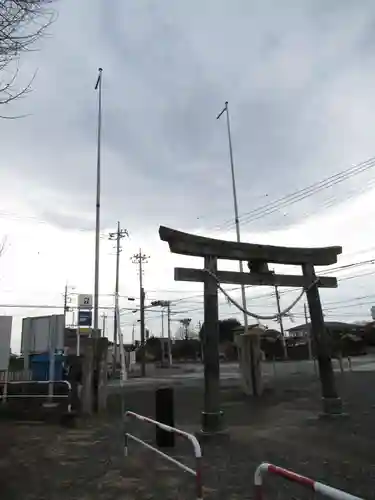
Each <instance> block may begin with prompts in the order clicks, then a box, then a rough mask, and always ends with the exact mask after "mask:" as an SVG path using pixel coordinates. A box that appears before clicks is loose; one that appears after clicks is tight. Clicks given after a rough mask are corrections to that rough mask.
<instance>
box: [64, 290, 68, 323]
mask: <svg viewBox="0 0 375 500" xmlns="http://www.w3.org/2000/svg"><path fill="white" fill-rule="evenodd" d="M67 312H68V283H66V285H65V289H64V329H65V328H66V313H67Z"/></svg>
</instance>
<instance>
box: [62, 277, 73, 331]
mask: <svg viewBox="0 0 375 500" xmlns="http://www.w3.org/2000/svg"><path fill="white" fill-rule="evenodd" d="M69 288H70V289H73V290H74V288H75V287H74V286H69V285H68V283H66V285H65V288H64V328H66V315H67V313H68V312H69V311H70V310H71V309H70V307H69V306H68V304H69V303H70V302H71V298H70V294H69ZM73 314H74V311H73ZM73 324H74V321H73Z"/></svg>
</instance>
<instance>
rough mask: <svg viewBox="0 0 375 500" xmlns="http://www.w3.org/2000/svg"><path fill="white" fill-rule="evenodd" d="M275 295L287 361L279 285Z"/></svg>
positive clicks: (285, 354) (276, 287)
mask: <svg viewBox="0 0 375 500" xmlns="http://www.w3.org/2000/svg"><path fill="white" fill-rule="evenodd" d="M275 295H276V303H277V313H278V315H279V323H280V331H281V337H282V343H283V351H284V359H286V358H287V357H288V356H287V354H288V352H287V349H286V345H285V332H284V324H283V318H282V316H281V307H280V294H279V287H278V286H277V285H275Z"/></svg>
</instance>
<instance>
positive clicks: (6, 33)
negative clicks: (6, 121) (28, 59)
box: [0, 0, 56, 118]
mask: <svg viewBox="0 0 375 500" xmlns="http://www.w3.org/2000/svg"><path fill="white" fill-rule="evenodd" d="M53 2H54V0H0V105H1V104H8V103H9V102H11V101H14V100H15V99H19V98H21V97H23V96H25V95H26V94H28V93H29V92H30V90H31V86H32V83H33V81H34V78H35V74H34V76H33V78H32V79H31V80H30V82H29V83H28V84H27V85H26V86H25V87H23V88H21V89H19V88H17V86H16V80H17V77H18V74H19V68H18V64H17V63H18V61H19V58H20V56H21V54H22V53H23V52H28V51H30V50H33V47H34V46H35V43H36V42H37V41H38V40H39V39H40V38H41V37H42V36H44V35H45V34H46V30H47V28H48V27H49V26H50V25H51V24H52V23H53V22H54V20H55V19H56V12H55V11H54V10H52V9H51V8H49V5H50V4H52V3H53ZM12 63H16V64H17V67H16V69H15V70H13V71H11V73H10V76H7V75H6V73H7V72H8V70H10V65H11V64H12ZM0 118H16V117H1V116H0Z"/></svg>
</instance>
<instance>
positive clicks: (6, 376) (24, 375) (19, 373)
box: [0, 370, 32, 382]
mask: <svg viewBox="0 0 375 500" xmlns="http://www.w3.org/2000/svg"><path fill="white" fill-rule="evenodd" d="M31 379H32V372H31V370H1V371H0V382H6V381H8V382H13V381H29V380H31Z"/></svg>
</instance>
